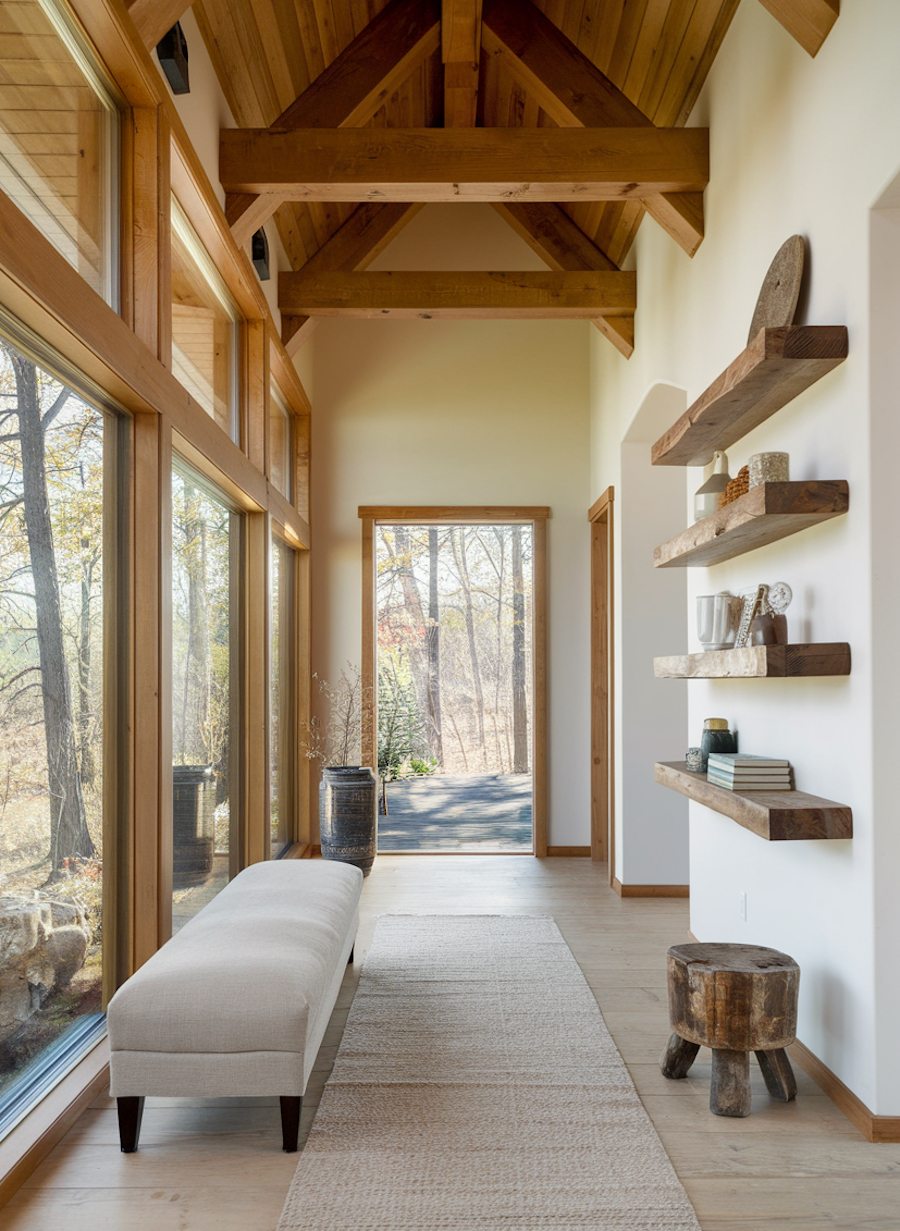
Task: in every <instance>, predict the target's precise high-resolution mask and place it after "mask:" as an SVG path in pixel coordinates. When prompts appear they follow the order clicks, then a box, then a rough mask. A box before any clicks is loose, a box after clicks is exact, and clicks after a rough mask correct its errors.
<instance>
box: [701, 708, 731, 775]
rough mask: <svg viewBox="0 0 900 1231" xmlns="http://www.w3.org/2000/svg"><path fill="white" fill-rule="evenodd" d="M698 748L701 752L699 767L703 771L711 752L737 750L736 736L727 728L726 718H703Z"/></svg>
mask: <svg viewBox="0 0 900 1231" xmlns="http://www.w3.org/2000/svg"><path fill="white" fill-rule="evenodd" d="M700 750H701V752H702V754H703V760H702V764H701V766H700V768H701V769H702V770H703V772H704V773H706V769H707V763H708V761H709V754H710V753H711V752H737V737H736V736H735V734H734V732H732V731H729V730H728V719H727V718H704V720H703V734H702V735H701V737H700Z"/></svg>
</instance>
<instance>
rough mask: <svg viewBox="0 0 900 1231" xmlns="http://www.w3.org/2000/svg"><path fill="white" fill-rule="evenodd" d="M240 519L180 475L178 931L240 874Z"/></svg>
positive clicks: (175, 707) (175, 561) (175, 596)
mask: <svg viewBox="0 0 900 1231" xmlns="http://www.w3.org/2000/svg"><path fill="white" fill-rule="evenodd" d="M239 548H240V516H239V515H238V514H237V513H235V512H233V511H232V509H231V508H230V507H229V506H228V505H227V504H226V503H225V501H224V500H223V499H221V498H220V497H219V496H218V495H217V494H216V493H215V491H214V490H213V489H212V488H211V487H210V486H209V485H208V484H207V483H206V482H205V480H203V479H202V478H200V476H198V475H194V474H193V473H192V472H191V471H190V470H189V469H188V468H187V467H185V466H182V465H181V464H178V465H176V468H175V470H174V473H173V475H172V666H173V670H172V761H173V770H172V776H173V843H172V845H173V868H172V892H173V897H172V930H173V932H177V931H178V929H179V928H180V927H181V926H182V925H183V924H184V923H186V922H187V920H188V919H190V918H191V917H192V916H193V915H195V914H196V913H197V911H198V910H199V909H200V907H201V906H203V905H205V903H206V902H208V901H209V900H210V899H211V898H212V897H214V896H215V894H216V893H218V891H219V890H220V889H221V888H222V886H223V885H224V884H225V883H226V882H227V880H228V878H229V876H231V875H232V874H233V873H234V872H235V871H236V869H237V859H238V855H239V852H238V850H237V846H236V843H235V841H234V836H233V835H234V833H235V829H236V818H237V810H238V794H237V790H236V769H237V753H238V730H239V719H238V714H239V711H238V697H239V688H238V627H239V625H238V615H237V613H238V600H237V586H238V581H239V576H240V569H239V566H238V553H239Z"/></svg>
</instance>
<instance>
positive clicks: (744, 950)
mask: <svg viewBox="0 0 900 1231" xmlns="http://www.w3.org/2000/svg"><path fill="white" fill-rule="evenodd" d="M669 957H670V958H673V959H674V960H675V961H676V962H679V963H684V964H685V965H689V966H705V967H706V968H707V969H708V970H709V972H710V974H712V973H713V972H714V971H718V970H729V971H734V972H735V973H736V974H752V975H757V974H765V972H766V971H767V970H791V969H794V970H797V969H798V966H797V963H796V962H795V961H794V959H793V958H792V957H788V955H787V954H786V953H781V952H779V950H778V949H767V948H766V947H765V946H764V945H729V944H709V945H704V944H694V945H673V946H672V948H671V949H670V950H669ZM698 973H699V972H698Z"/></svg>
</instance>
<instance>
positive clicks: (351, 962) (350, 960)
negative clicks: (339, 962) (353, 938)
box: [347, 945, 356, 966]
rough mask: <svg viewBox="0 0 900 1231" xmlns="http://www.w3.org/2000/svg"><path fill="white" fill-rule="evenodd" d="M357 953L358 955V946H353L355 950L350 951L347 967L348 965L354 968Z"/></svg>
mask: <svg viewBox="0 0 900 1231" xmlns="http://www.w3.org/2000/svg"><path fill="white" fill-rule="evenodd" d="M355 953H356V945H354V946H353V948H352V949H351V950H350V956H349V957H348V958H347V965H348V966H352V965H353V956H354V954H355Z"/></svg>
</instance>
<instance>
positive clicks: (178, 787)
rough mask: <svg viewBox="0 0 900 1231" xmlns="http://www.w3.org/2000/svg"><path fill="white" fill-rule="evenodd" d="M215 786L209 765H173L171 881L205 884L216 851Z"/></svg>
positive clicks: (181, 884) (177, 885) (183, 884)
mask: <svg viewBox="0 0 900 1231" xmlns="http://www.w3.org/2000/svg"><path fill="white" fill-rule="evenodd" d="M215 807H216V789H215V784H214V782H213V772H212V766H210V765H173V766H172V884H173V886H174V888H175V889H184V888H186V887H187V886H189V885H202V884H203V882H204V881H205V880H206V878H207V877H208V876H209V874H210V872H211V871H212V866H213V856H214V854H215V824H216V822H215Z"/></svg>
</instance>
